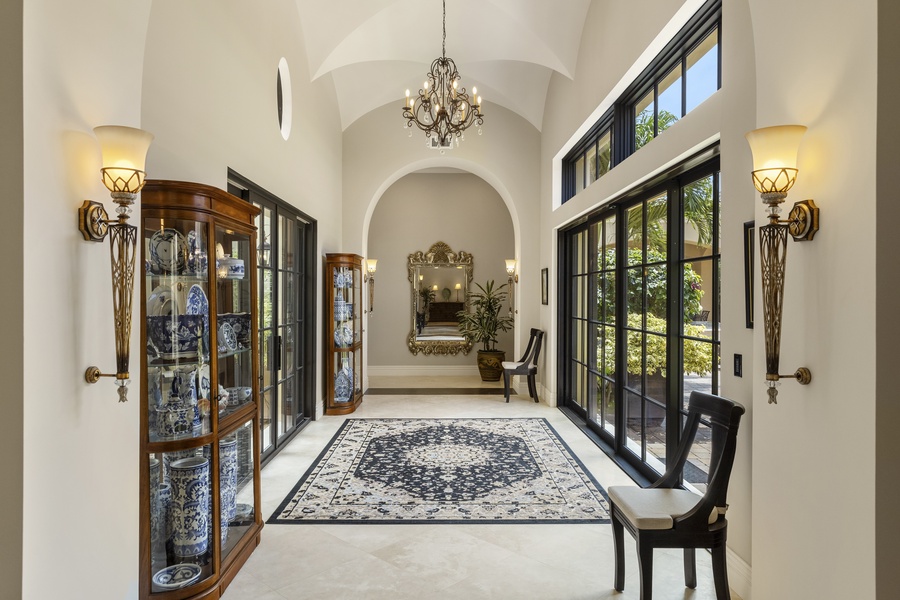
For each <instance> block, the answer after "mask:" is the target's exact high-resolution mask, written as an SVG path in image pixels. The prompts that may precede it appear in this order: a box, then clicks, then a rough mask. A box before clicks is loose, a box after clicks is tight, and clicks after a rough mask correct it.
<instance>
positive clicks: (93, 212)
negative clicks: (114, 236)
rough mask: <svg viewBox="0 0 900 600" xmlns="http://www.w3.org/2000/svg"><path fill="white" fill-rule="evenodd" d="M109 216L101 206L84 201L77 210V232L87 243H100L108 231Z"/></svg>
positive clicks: (90, 201) (91, 201)
mask: <svg viewBox="0 0 900 600" xmlns="http://www.w3.org/2000/svg"><path fill="white" fill-rule="evenodd" d="M108 221H109V215H108V214H107V212H106V209H105V208H103V205H102V204H100V203H99V202H94V201H93V200H85V201H84V203H83V204H82V205H81V208H79V209H78V231H80V232H81V235H83V236H84V239H85V240H87V241H89V242H102V241H103V240H104V239H106V233H107V231H108V230H109V225H108Z"/></svg>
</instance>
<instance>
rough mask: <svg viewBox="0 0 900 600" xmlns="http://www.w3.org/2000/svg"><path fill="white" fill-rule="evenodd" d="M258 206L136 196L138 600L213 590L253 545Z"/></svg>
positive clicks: (222, 195)
mask: <svg viewBox="0 0 900 600" xmlns="http://www.w3.org/2000/svg"><path fill="white" fill-rule="evenodd" d="M258 212H259V209H258V208H256V207H254V206H253V205H252V204H250V203H248V202H245V201H243V200H241V199H239V198H236V197H234V196H232V195H231V194H228V193H226V192H223V191H222V190H219V189H216V188H213V187H210V186H206V185H200V184H195V183H186V182H177V181H154V180H148V181H147V183H146V185H145V186H144V189H143V192H142V197H141V227H140V233H139V236H140V239H141V242H140V243H141V262H140V263H139V267H138V268H139V269H141V270H142V271H143V272H144V280H143V283H144V285H143V288H142V290H141V292H139V296H140V305H141V349H142V350H144V351H143V352H141V370H142V373H143V377H142V378H141V427H140V432H141V444H140V452H141V453H140V457H141V460H140V500H141V502H140V522H141V527H140V544H141V547H140V596H141V598H154V599H155V598H159V599H161V600H162V599H169V598H171V599H179V600H181V599H185V598H208V599H214V598H219V597H220V596H221V595H222V593H223V592H224V591H225V588H226V587H227V585H228V584H229V583H230V582H231V580H232V579H233V578H234V576H235V574H236V573H237V572H238V570H239V569H240V568H241V566H242V565H243V564H244V562H245V561H246V560H247V558H248V557H249V556H250V554H251V553H252V552H253V550H254V549H255V548H256V546H257V545H258V544H259V538H260V531H261V530H262V526H263V523H262V519H261V517H260V491H259V438H258V435H257V434H258V432H259V430H260V429H259V408H258V407H259V385H258V379H259V343H258V339H257V331H258V317H257V306H256V304H257V303H256V286H257V282H256V250H257V247H256V246H257V244H256V229H255V227H254V218H255V217H256V215H257V213H258Z"/></svg>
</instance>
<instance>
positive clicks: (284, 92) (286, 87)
mask: <svg viewBox="0 0 900 600" xmlns="http://www.w3.org/2000/svg"><path fill="white" fill-rule="evenodd" d="M276 87H277V89H276V94H277V101H278V127H279V129H281V137H283V138H284V139H285V140H287V139H288V138H289V137H290V135H291V106H292V102H291V72H290V71H289V70H288V64H287V60H285V59H284V57H282V58H281V60H279V61H278V78H277V81H276Z"/></svg>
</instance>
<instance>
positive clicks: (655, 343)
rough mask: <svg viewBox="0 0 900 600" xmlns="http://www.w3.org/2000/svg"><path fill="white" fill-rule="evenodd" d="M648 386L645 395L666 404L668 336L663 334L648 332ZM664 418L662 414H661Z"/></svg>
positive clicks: (646, 339) (646, 338)
mask: <svg viewBox="0 0 900 600" xmlns="http://www.w3.org/2000/svg"><path fill="white" fill-rule="evenodd" d="M645 341H646V343H647V366H646V373H647V387H646V388H644V395H645V396H647V397H649V398H653V399H654V400H658V401H659V402H660V403H662V404H665V401H666V398H667V394H666V381H667V377H666V338H665V336H662V335H653V334H649V333H648V334H647V335H646V337H645ZM660 418H662V416H660Z"/></svg>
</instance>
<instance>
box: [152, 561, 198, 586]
mask: <svg viewBox="0 0 900 600" xmlns="http://www.w3.org/2000/svg"><path fill="white" fill-rule="evenodd" d="M199 578H200V565H194V564H191V563H182V564H178V565H172V566H171V567H166V568H165V569H162V570H160V571H157V572H156V573H154V574H153V585H156V586H158V587H161V588H163V589H164V590H177V589H178V588H182V587H184V586H186V585H190V584H192V583H194V582H195V581H197V580H198V579H199Z"/></svg>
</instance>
